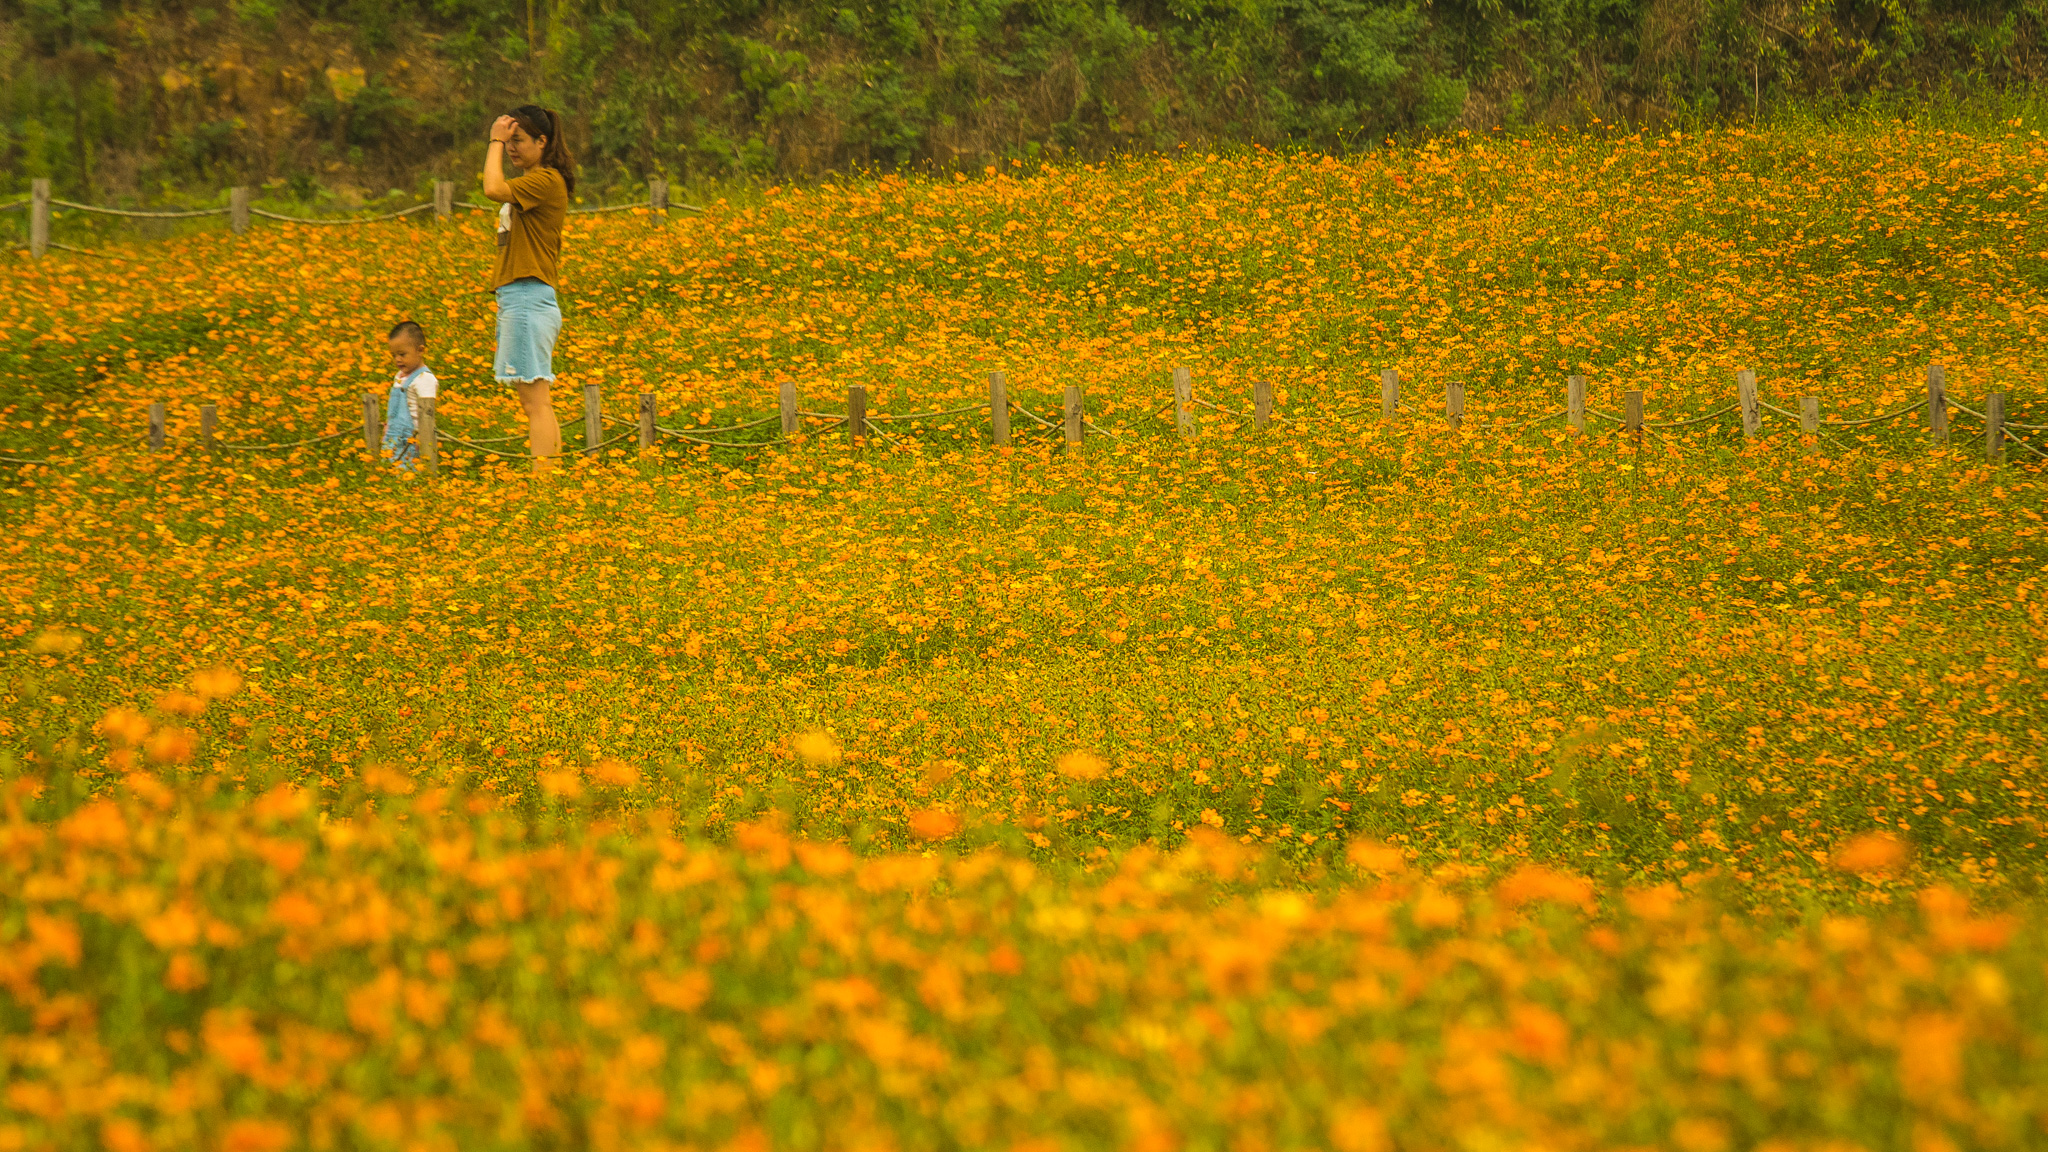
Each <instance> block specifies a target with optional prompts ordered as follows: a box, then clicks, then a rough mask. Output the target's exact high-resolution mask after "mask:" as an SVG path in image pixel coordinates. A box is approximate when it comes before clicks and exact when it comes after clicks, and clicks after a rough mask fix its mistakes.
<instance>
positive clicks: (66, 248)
mask: <svg viewBox="0 0 2048 1152" xmlns="http://www.w3.org/2000/svg"><path fill="white" fill-rule="evenodd" d="M49 245H50V247H52V248H59V249H62V250H64V251H66V252H76V253H78V254H79V255H80V256H98V257H100V258H102V259H110V257H108V256H107V254H106V253H104V252H95V251H93V250H92V249H90V248H73V247H72V246H71V245H69V244H59V243H57V242H56V241H55V240H51V241H49Z"/></svg>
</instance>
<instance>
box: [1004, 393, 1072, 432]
mask: <svg viewBox="0 0 2048 1152" xmlns="http://www.w3.org/2000/svg"><path fill="white" fill-rule="evenodd" d="M1010 407H1012V408H1015V409H1016V410H1017V411H1019V412H1022V413H1023V414H1025V415H1026V416H1029V417H1031V418H1032V419H1033V420H1036V421H1038V422H1039V424H1041V425H1043V426H1044V427H1047V428H1051V429H1054V430H1055V431H1057V430H1059V428H1060V426H1059V425H1058V424H1055V423H1053V422H1052V421H1050V420H1047V419H1045V418H1044V417H1042V416H1040V415H1039V414H1038V413H1036V412H1033V411H1032V410H1031V409H1029V408H1026V407H1025V406H1023V405H1022V404H1019V403H1017V402H1016V401H1015V400H1012V401H1010Z"/></svg>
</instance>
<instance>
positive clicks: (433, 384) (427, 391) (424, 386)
mask: <svg viewBox="0 0 2048 1152" xmlns="http://www.w3.org/2000/svg"><path fill="white" fill-rule="evenodd" d="M440 389H441V382H440V381H439V380H437V379H435V378H434V372H433V370H432V369H430V368H426V369H421V370H420V374H419V375H417V376H415V377H413V378H412V394H413V395H415V396H436V395H439V394H440Z"/></svg>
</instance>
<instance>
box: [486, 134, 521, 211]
mask: <svg viewBox="0 0 2048 1152" xmlns="http://www.w3.org/2000/svg"><path fill="white" fill-rule="evenodd" d="M516 123H517V121H515V120H513V119H512V118H511V117H510V116H500V117H498V119H497V120H496V121H495V122H494V123H493V124H492V125H491V142H490V144H489V146H487V147H486V148H485V149H484V195H485V196H486V197H489V198H490V199H492V200H496V201H497V202H498V203H500V204H503V203H505V202H507V201H509V200H511V199H512V186H511V185H510V184H509V183H507V182H506V180H505V145H506V143H507V142H509V141H510V140H511V139H512V128H513V125H514V124H516Z"/></svg>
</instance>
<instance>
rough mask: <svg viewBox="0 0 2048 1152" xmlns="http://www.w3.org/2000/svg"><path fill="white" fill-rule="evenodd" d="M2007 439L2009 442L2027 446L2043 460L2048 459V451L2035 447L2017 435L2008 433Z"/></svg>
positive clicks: (2026, 447) (2027, 448) (2023, 446)
mask: <svg viewBox="0 0 2048 1152" xmlns="http://www.w3.org/2000/svg"><path fill="white" fill-rule="evenodd" d="M2006 440H2007V441H2008V442H2009V443H2013V444H2017V445H2019V446H2020V447H2022V448H2025V449H2026V450H2027V451H2029V452H2032V453H2033V454H2034V455H2036V456H2039V457H2040V458H2041V459H2043V460H2048V452H2043V451H2041V450H2040V449H2039V448H2036V447H2034V446H2033V445H2032V444H2029V443H2027V442H2026V441H2025V440H2022V439H2020V438H2019V437H2017V436H2012V435H2008V436H2006Z"/></svg>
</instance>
